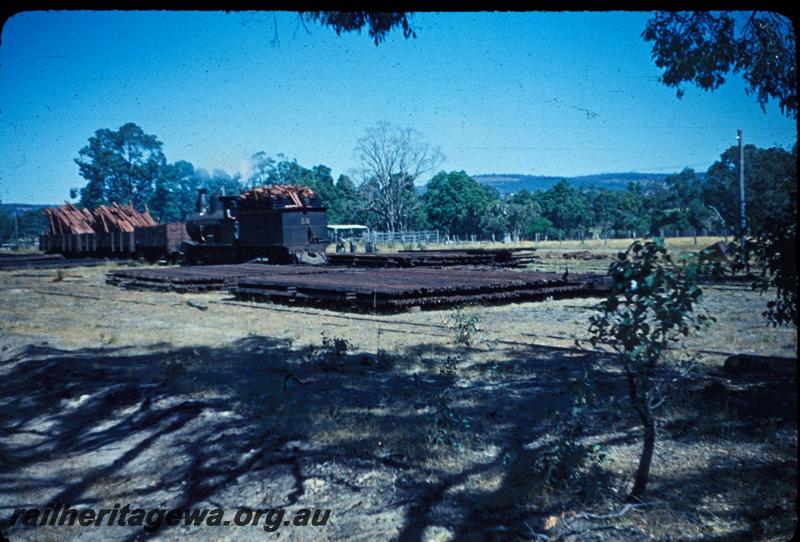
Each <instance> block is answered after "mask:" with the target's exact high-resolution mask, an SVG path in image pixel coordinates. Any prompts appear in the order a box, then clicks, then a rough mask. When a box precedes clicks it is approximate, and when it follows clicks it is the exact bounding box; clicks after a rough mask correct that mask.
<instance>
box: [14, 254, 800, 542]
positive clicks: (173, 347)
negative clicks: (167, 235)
mask: <svg viewBox="0 0 800 542" xmlns="http://www.w3.org/2000/svg"><path fill="white" fill-rule="evenodd" d="M550 260H552V261H550V262H549V263H548V262H545V263H543V265H550V266H556V265H563V263H564V262H562V261H561V260H560V259H559V258H558V256H557V255H556V256H553V257H552V258H550ZM590 263H591V264H593V265H596V264H597V263H598V262H597V261H592V262H590ZM600 263H601V267H602V265H607V264H602V262H600ZM569 265H570V269H573V267H572V265H573V264H572V263H570V264H569ZM108 269H109V268H108V267H107V268H102V267H101V268H75V269H70V270H66V271H62V272H61V274H60V275H59V274H57V273H56V272H55V271H47V270H36V271H27V272H22V271H15V272H0V295H2V304H0V416H1V417H0V424H2V426H1V427H2V435H0V522H5V521H6V520H8V519H9V518H10V516H11V515H12V513H13V511H14V509H17V508H25V507H46V506H48V505H51V506H52V505H55V504H56V503H69V504H71V505H72V506H75V507H87V506H94V507H96V508H102V507H112V506H113V505H114V504H115V503H123V504H125V503H130V504H131V505H132V506H133V507H141V508H167V509H168V508H188V507H192V508H201V507H207V508H222V509H224V510H226V518H228V517H229V516H228V515H227V514H230V515H231V516H232V515H233V513H234V512H235V511H236V510H237V509H239V508H242V507H247V508H251V509H263V508H274V507H284V508H286V509H287V510H288V511H289V512H291V511H294V510H299V509H302V508H314V509H324V508H330V509H331V510H332V513H331V516H330V519H329V521H328V523H327V525H325V526H321V527H312V526H307V527H299V526H281V527H280V528H279V529H278V530H277V531H275V532H265V530H264V529H263V528H262V526H263V522H262V523H261V524H260V525H258V526H249V527H237V526H233V525H230V526H227V527H226V526H220V527H209V526H201V527H187V526H182V525H180V526H173V527H170V526H166V525H165V526H163V527H162V528H161V529H160V530H158V531H157V532H155V533H149V532H147V531H145V530H144V528H143V527H136V526H131V527H119V526H113V527H104V526H99V527H94V526H93V527H77V526H75V527H71V528H70V527H27V526H21V525H17V526H15V527H11V528H6V527H0V530H2V531H3V533H4V534H5V535H6V536H7V537H8V538H9V539H10V540H12V541H15V540H137V539H148V538H151V537H152V538H154V539H158V540H183V539H186V538H189V537H191V538H192V539H201V540H262V539H282V540H285V539H289V540H431V541H433V540H620V539H625V540H651V539H657V540H720V541H721V540H786V539H788V538H789V537H791V534H792V533H793V531H794V529H795V525H796V503H797V489H796V478H797V412H796V411H797V406H796V390H795V386H796V376H795V375H796V372H794V373H790V374H788V375H787V374H779V375H755V376H731V375H728V374H726V373H724V372H723V371H722V370H721V369H722V364H723V362H724V360H725V358H726V357H727V356H728V355H730V354H733V353H740V352H745V353H754V354H764V355H776V356H795V355H796V350H797V335H796V329H795V328H788V329H787V328H778V329H775V328H770V327H767V326H766V325H765V323H764V321H763V320H762V318H761V317H760V312H761V311H762V310H763V305H764V303H765V302H766V301H765V299H764V298H763V297H760V296H759V295H758V294H755V293H752V292H750V291H748V290H747V289H746V287H738V286H730V285H725V286H718V287H710V288H708V289H707V293H706V305H707V306H708V307H709V309H710V311H711V313H712V314H714V315H715V316H716V317H717V318H718V320H719V322H718V324H717V325H716V326H715V327H714V328H712V329H711V330H710V331H708V332H707V333H706V334H705V335H704V336H701V337H691V338H690V339H689V340H688V341H687V349H686V350H676V351H675V352H674V356H673V357H674V363H672V364H668V370H673V371H675V378H676V383H675V386H674V388H673V390H672V393H671V396H670V399H669V400H668V401H667V402H666V403H665V405H664V406H662V407H661V409H660V410H659V411H658V414H659V416H660V419H659V430H658V437H657V446H656V454H655V458H654V463H653V470H652V473H651V485H650V486H649V488H648V491H647V493H646V494H645V499H644V501H643V502H642V503H638V504H636V505H634V506H632V507H625V503H624V497H625V495H626V492H627V490H628V489H629V488H630V485H631V481H632V476H633V472H634V470H635V467H636V462H637V460H638V453H639V451H640V440H641V427H640V425H639V424H638V423H637V420H636V419H635V418H634V417H633V416H631V414H630V413H629V410H630V409H626V408H625V397H626V392H625V389H624V387H623V381H622V379H621V376H620V375H619V374H618V373H617V372H616V371H615V369H614V368H613V366H612V365H610V364H608V363H607V362H606V361H607V360H606V358H604V357H603V355H602V354H599V353H597V352H594V351H592V350H591V349H590V348H589V347H588V345H583V344H581V345H580V346H576V343H575V341H576V339H577V340H578V341H580V340H581V339H586V338H587V332H586V330H587V328H588V319H589V316H590V315H591V314H592V311H593V309H592V307H593V305H594V304H595V303H596V302H597V300H593V299H576V300H558V301H545V302H541V303H524V304H515V305H504V306H492V307H472V308H466V309H465V311H466V313H467V314H476V315H477V316H478V317H479V319H480V321H479V324H478V326H479V330H478V331H477V332H475V333H474V334H473V338H474V339H475V343H474V344H473V345H472V346H470V347H467V346H464V345H460V344H456V342H455V340H454V334H453V332H452V330H451V329H449V328H448V326H447V325H446V324H445V323H444V320H445V319H448V318H449V319H450V320H451V321H452V315H453V311H423V312H409V313H403V314H394V315H371V314H354V313H341V312H336V311H332V310H324V309H315V308H308V307H291V306H283V305H274V304H269V303H242V302H237V301H234V300H233V299H231V298H230V297H229V296H228V295H227V294H224V293H209V294H196V295H189V294H175V293H156V292H138V291H137V292H134V291H125V290H120V289H118V288H114V287H112V286H108V285H106V284H105V282H104V273H105V271H107V270H108ZM187 301H192V302H194V303H195V304H196V305H198V304H199V305H200V306H201V307H206V309H205V310H201V309H199V308H196V307H195V306H190V305H188V304H187ZM337 339H338V341H337ZM687 359H691V360H693V362H694V365H693V369H692V370H691V371H690V372H689V373H688V375H687V376H682V377H680V378H678V372H677V369H678V368H679V367H685V366H686V365H685V364H684V363H683V362H685V361H686V360H687ZM679 362H680V363H679ZM581 390H582V391H581ZM576 397H581V398H583V399H584V401H585V405H586V406H585V407H584V408H582V409H581V412H582V414H581V415H580V416H579V417H578V418H574V417H572V416H571V413H572V412H573V410H572V407H573V406H574V405H575V400H576ZM565 435H566V436H565ZM556 457H557V458H560V459H559V460H555V459H553V458H556ZM0 525H2V523H0Z"/></svg>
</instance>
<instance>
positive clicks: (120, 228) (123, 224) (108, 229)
mask: <svg viewBox="0 0 800 542" xmlns="http://www.w3.org/2000/svg"><path fill="white" fill-rule="evenodd" d="M43 212H44V214H45V216H46V217H47V219H48V230H47V231H45V232H44V234H43V235H42V236H41V237H40V238H39V248H40V249H41V250H44V251H46V252H60V253H62V254H67V255H77V254H84V255H86V254H94V255H113V254H118V253H133V252H134V251H135V250H136V240H135V238H134V229H135V228H140V227H147V226H156V225H157V223H156V221H155V220H153V217H151V216H150V213H149V212H148V211H145V212H143V213H142V212H139V211H137V210H136V209H134V208H133V207H132V206H130V205H119V204H117V203H112V204H111V205H110V206H106V205H100V206H99V207H97V208H96V209H95V210H94V211H89V210H88V209H78V208H77V207H75V206H74V205H72V204H70V203H67V204H64V205H60V206H58V207H50V208H47V209H44V211H43Z"/></svg>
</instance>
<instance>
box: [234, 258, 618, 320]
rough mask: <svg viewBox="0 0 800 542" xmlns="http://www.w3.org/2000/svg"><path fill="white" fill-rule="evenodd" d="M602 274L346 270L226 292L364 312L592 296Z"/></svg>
mask: <svg viewBox="0 0 800 542" xmlns="http://www.w3.org/2000/svg"><path fill="white" fill-rule="evenodd" d="M607 288H608V281H607V278H606V277H605V276H603V275H564V274H560V273H538V272H514V271H504V270H493V269H425V268H415V269H391V268H390V269H350V270H349V271H347V272H338V273H317V274H305V275H300V276H292V275H282V274H273V275H269V276H265V275H253V276H248V277H243V278H241V279H239V280H238V282H237V285H236V286H235V287H233V288H231V289H230V291H231V292H232V293H233V294H234V295H235V296H236V297H238V298H244V299H266V300H270V301H281V302H299V303H303V304H326V305H336V306H349V307H351V308H359V309H363V310H384V311H392V310H401V309H407V308H411V307H420V308H434V307H444V306H452V305H461V304H468V303H498V302H515V301H533V300H541V299H545V298H548V297H580V296H589V295H597V294H599V293H601V292H604V291H606V290H607Z"/></svg>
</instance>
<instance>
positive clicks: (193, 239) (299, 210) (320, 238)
mask: <svg viewBox="0 0 800 542" xmlns="http://www.w3.org/2000/svg"><path fill="white" fill-rule="evenodd" d="M110 210H111V211H115V212H117V215H118V216H116V217H115V216H112V213H109V212H108V211H109V208H105V207H104V208H103V213H100V214H98V216H97V217H95V216H93V215H92V213H90V212H88V211H86V210H78V209H75V208H74V207H72V206H70V205H67V206H63V207H59V208H55V209H50V210H47V211H46V214H47V215H48V217H49V218H50V222H51V225H52V227H51V231H50V232H48V233H45V234H44V235H42V236H41V237H40V238H39V248H40V249H41V250H43V251H45V252H50V253H62V254H64V255H65V256H71V257H98V256H105V257H108V256H111V257H128V258H131V257H141V258H144V259H148V260H158V259H168V260H171V261H181V262H182V263H189V264H195V263H236V262H243V261H250V260H253V259H262V260H265V261H267V262H269V263H280V264H286V263H308V264H322V263H325V248H326V247H327V246H328V244H329V239H328V234H327V211H326V209H325V207H323V206H322V204H321V201H320V199H319V197H318V196H317V195H316V194H314V192H313V191H311V190H310V189H309V188H307V187H304V186H298V185H276V186H265V187H262V188H255V189H253V190H250V191H247V192H244V193H242V194H239V195H236V196H226V195H220V194H214V195H212V196H211V197H209V196H208V192H207V190H205V189H200V190H199V191H198V198H197V202H196V205H195V211H196V212H195V213H194V214H193V215H191V216H190V217H188V219H187V221H186V222H185V223H184V222H174V223H170V224H156V223H155V222H154V221H153V220H152V219H151V218H150V216H149V214H148V213H147V212H145V213H142V214H138V215H137V214H136V211H135V210H133V209H132V208H130V207H129V206H117V205H115V206H114V207H113V209H110ZM122 211H124V213H122ZM120 217H121V218H120Z"/></svg>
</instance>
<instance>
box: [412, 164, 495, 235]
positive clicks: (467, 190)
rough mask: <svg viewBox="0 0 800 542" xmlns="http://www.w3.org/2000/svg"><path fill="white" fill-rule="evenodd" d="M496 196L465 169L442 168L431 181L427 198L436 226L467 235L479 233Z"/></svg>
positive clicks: (427, 205)
mask: <svg viewBox="0 0 800 542" xmlns="http://www.w3.org/2000/svg"><path fill="white" fill-rule="evenodd" d="M497 197H498V195H497V192H496V191H494V190H492V189H490V188H489V187H487V186H485V185H482V184H480V183H479V182H477V181H476V180H474V179H473V178H472V177H470V176H469V175H467V174H466V173H465V172H464V171H451V172H450V173H445V172H444V171H442V172H440V173H438V174H436V175H435V176H434V177H433V178H432V179H431V180H430V181H429V182H428V188H427V191H426V192H425V196H424V200H425V206H426V208H427V212H428V217H429V219H430V223H431V225H432V226H433V227H434V228H435V229H438V230H441V231H444V232H447V233H449V234H451V235H459V236H461V237H466V236H468V235H469V234H472V233H478V226H479V223H480V220H481V218H482V217H483V216H484V215H485V214H486V213H487V211H488V209H489V207H490V206H491V205H492V203H493V202H495V201H496V200H497Z"/></svg>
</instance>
